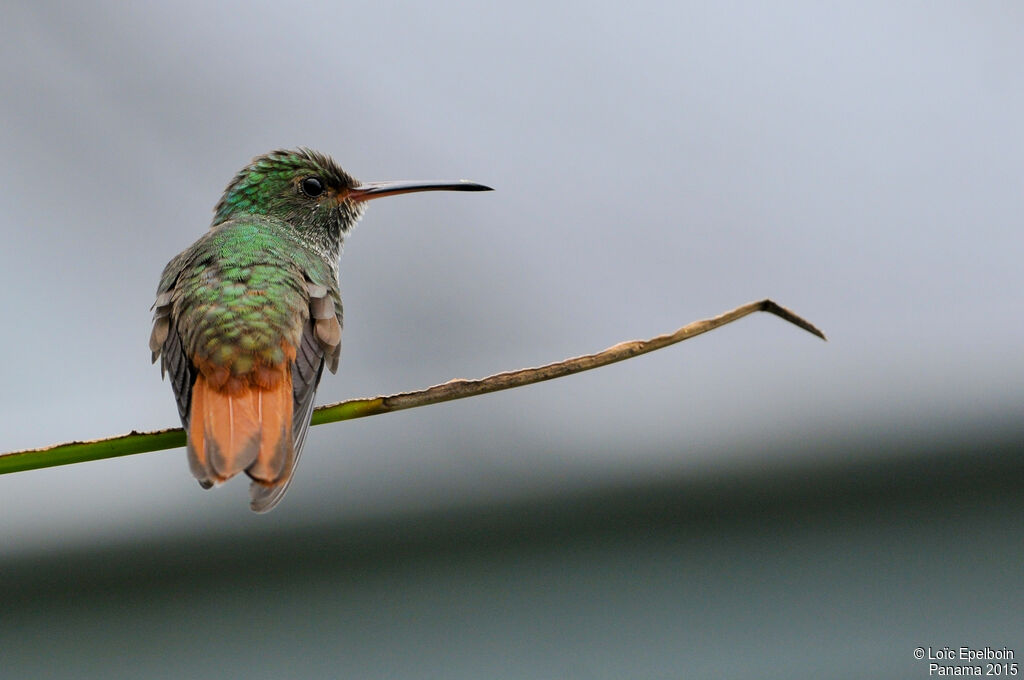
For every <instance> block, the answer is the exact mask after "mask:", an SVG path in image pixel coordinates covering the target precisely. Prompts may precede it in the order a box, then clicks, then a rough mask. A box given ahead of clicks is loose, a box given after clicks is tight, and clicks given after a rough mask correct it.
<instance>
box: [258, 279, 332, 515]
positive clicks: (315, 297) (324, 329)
mask: <svg viewBox="0 0 1024 680" xmlns="http://www.w3.org/2000/svg"><path fill="white" fill-rule="evenodd" d="M306 290H307V291H308V292H309V318H308V319H307V320H306V322H305V325H304V327H303V330H302V339H301V341H300V342H299V345H298V347H297V348H296V351H295V362H294V363H293V364H292V395H293V399H294V401H293V410H292V437H293V441H294V446H293V448H292V450H293V453H292V456H291V457H290V459H289V460H288V461H287V462H286V463H285V469H284V472H283V474H282V478H283V479H284V480H285V481H284V483H283V484H278V485H274V486H268V485H266V484H260V483H258V482H255V481H254V482H253V483H252V485H251V486H250V497H251V506H252V509H253V510H255V511H256V512H267V511H269V510H271V509H272V508H273V507H274V506H275V505H277V504H278V503H279V502H280V500H281V498H283V497H284V494H285V491H287V490H288V485H289V484H290V483H291V479H292V472H293V471H294V469H295V466H296V465H297V464H298V462H299V456H300V455H301V453H302V446H303V444H304V443H305V440H306V431H307V430H308V429H309V421H310V418H311V417H312V414H313V398H314V397H315V396H316V388H317V385H319V384H320V376H321V375H322V374H323V371H324V365H325V364H326V365H327V366H328V368H330V370H331V372H332V373H333V372H335V371H336V370H337V368H338V357H339V355H340V353H341V319H342V312H341V300H340V297H339V296H338V293H337V291H336V289H333V287H332V288H328V287H327V286H323V285H319V284H315V283H312V282H311V281H308V280H307V282H306Z"/></svg>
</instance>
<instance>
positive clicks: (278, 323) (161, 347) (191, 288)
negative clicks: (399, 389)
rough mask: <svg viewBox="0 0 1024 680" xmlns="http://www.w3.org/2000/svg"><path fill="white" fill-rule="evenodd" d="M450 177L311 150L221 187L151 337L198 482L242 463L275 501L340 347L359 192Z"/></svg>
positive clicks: (287, 154)
mask: <svg viewBox="0 0 1024 680" xmlns="http://www.w3.org/2000/svg"><path fill="white" fill-rule="evenodd" d="M444 190H449V191H489V190H490V187H485V186H483V185H480V184H473V183H471V182H466V181H458V182H371V183H366V184H363V183H360V182H359V181H357V180H356V179H355V178H354V177H352V175H350V174H348V173H347V172H345V171H344V170H342V169H341V168H340V167H338V166H337V165H336V164H335V162H334V161H333V160H331V159H330V158H329V157H327V156H325V155H323V154H320V153H317V152H316V151H311V150H309V149H296V150H293V151H272V152H271V153H268V154H266V155H263V156H258V157H256V158H254V159H253V160H252V162H251V163H249V165H247V166H246V167H245V168H243V169H242V170H241V171H240V172H239V173H238V174H237V175H235V178H234V179H233V180H232V181H231V183H230V184H229V185H228V187H227V189H226V190H225V191H224V195H223V196H222V197H221V199H220V201H219V202H218V203H217V206H216V208H215V209H214V217H213V222H212V224H211V225H210V230H209V231H208V232H206V234H204V235H203V236H202V237H201V238H200V239H199V240H198V241H196V242H195V243H193V244H192V245H191V246H190V247H189V248H188V249H187V250H185V251H184V252H182V253H180V254H179V255H178V256H177V257H175V258H174V259H173V260H171V261H170V262H169V263H168V264H167V267H165V268H164V272H163V275H162V276H161V277H160V285H159V287H158V288H157V297H156V302H155V303H154V305H153V307H154V309H155V313H154V317H153V332H152V335H151V336H150V338H149V348H150V349H151V350H152V352H153V361H154V362H155V361H156V360H157V357H160V358H161V361H160V372H161V375H166V374H168V373H169V374H170V376H171V387H172V388H173V389H174V396H175V398H176V399H177V402H178V414H179V415H180V416H181V422H182V425H183V426H184V428H185V432H186V435H187V437H188V462H189V467H190V468H191V470H192V474H193V475H194V476H195V477H196V479H198V480H199V484H200V485H201V486H202V487H203V488H206V489H208V488H210V487H211V486H214V485H215V484H220V483H221V482H224V481H226V480H228V479H229V478H231V477H232V476H234V475H236V474H238V473H239V472H242V471H243V470H244V471H245V473H246V474H248V475H249V477H250V478H251V479H252V484H251V487H250V493H251V497H252V503H251V505H252V509H253V510H255V511H256V512H266V511H268V510H270V509H271V508H273V507H274V506H275V505H277V503H278V502H279V501H280V500H281V497H282V496H283V495H284V492H285V490H286V489H287V488H288V483H289V482H290V481H291V478H292V474H293V472H294V471H295V464H296V462H297V461H298V459H299V453H300V452H301V451H302V443H303V440H304V439H305V437H306V430H307V428H308V427H309V421H310V417H311V414H312V412H313V396H314V394H315V393H316V388H317V385H318V384H319V383H320V375H321V373H323V369H324V365H326V366H327V367H328V368H329V369H330V370H331V372H332V373H334V372H336V371H337V368H338V356H339V353H340V351H341V325H342V321H341V294H340V292H339V290H338V257H339V255H340V253H341V246H342V241H343V240H344V238H345V237H346V236H347V235H348V233H349V232H350V231H351V230H352V227H353V226H354V225H355V223H356V221H358V220H359V218H360V217H361V216H362V214H363V211H364V210H365V209H366V202H367V201H369V200H372V199H375V198H380V197H382V196H394V195H396V194H404V193H409V192H413V191H444Z"/></svg>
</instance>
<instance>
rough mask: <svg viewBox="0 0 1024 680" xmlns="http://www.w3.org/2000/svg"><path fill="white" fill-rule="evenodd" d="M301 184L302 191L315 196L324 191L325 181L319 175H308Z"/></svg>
mask: <svg viewBox="0 0 1024 680" xmlns="http://www.w3.org/2000/svg"><path fill="white" fill-rule="evenodd" d="M299 186H300V187H302V193H304V194H306V195H307V196H314V197H315V196H319V195H320V194H322V193H323V192H324V183H323V182H321V181H320V178H319V177H307V178H306V179H304V180H302V183H301V184H300V185H299Z"/></svg>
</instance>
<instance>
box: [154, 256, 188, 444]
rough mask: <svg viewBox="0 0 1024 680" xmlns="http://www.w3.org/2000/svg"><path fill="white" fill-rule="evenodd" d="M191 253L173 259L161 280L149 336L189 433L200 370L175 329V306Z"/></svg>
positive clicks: (161, 370)
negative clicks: (190, 414)
mask: <svg viewBox="0 0 1024 680" xmlns="http://www.w3.org/2000/svg"><path fill="white" fill-rule="evenodd" d="M188 255H189V253H188V251H186V252H184V253H181V254H180V255H178V256H177V257H175V258H174V259H173V260H171V261H170V262H169V263H168V264H167V267H165V268H164V273H163V275H162V276H161V278H160V285H159V287H158V288H157V295H156V302H154V303H153V330H152V332H151V333H150V336H149V349H150V352H152V357H153V362H154V363H155V362H156V360H157V359H158V358H159V359H160V375H161V376H162V377H165V376H167V375H170V377H171V388H172V389H173V390H174V398H175V401H176V402H177V404H178V415H179V416H181V424H182V425H183V426H184V427H185V429H186V430H188V418H189V406H190V404H191V401H192V385H193V384H194V383H195V381H196V373H197V371H196V367H195V366H194V365H193V364H192V362H191V361H190V360H189V358H188V356H186V354H185V350H184V347H183V346H182V341H181V335H180V334H179V333H178V329H177V328H176V327H175V323H174V319H173V317H172V314H171V311H172V307H173V305H174V302H173V297H174V286H175V284H176V283H177V280H178V275H179V274H180V273H181V270H182V267H183V266H184V265H185V263H186V261H187V260H188V257H187V256H188Z"/></svg>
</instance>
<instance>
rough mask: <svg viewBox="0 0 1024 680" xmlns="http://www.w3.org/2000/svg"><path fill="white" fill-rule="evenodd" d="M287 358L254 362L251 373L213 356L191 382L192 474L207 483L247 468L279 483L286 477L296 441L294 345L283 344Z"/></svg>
mask: <svg viewBox="0 0 1024 680" xmlns="http://www.w3.org/2000/svg"><path fill="white" fill-rule="evenodd" d="M281 348H282V349H283V350H284V355H285V360H284V361H283V362H281V363H280V364H277V365H267V364H265V363H259V362H254V364H253V366H252V368H251V369H250V370H249V372H248V373H245V374H242V375H232V374H231V370H230V368H229V367H225V366H219V365H216V364H213V363H212V362H209V361H203V360H199V361H197V362H195V364H196V368H198V369H199V375H198V377H197V378H196V382H195V385H194V386H193V387H192V408H191V411H190V418H189V431H188V453H189V463H190V467H191V468H192V473H193V474H194V475H195V476H196V478H197V479H199V481H200V482H201V483H203V484H204V485H209V484H217V483H220V482H223V481H225V480H227V479H229V478H230V477H233V476H234V475H236V474H238V473H239V472H242V471H245V472H246V473H248V475H249V476H250V477H252V478H253V479H254V480H255V481H257V482H259V483H261V484H265V485H267V486H275V485H277V484H280V483H283V482H285V481H287V473H288V472H289V471H290V470H289V468H290V465H289V461H290V460H291V458H292V456H293V454H292V450H293V442H292V371H291V365H292V362H293V361H294V360H295V348H294V347H291V346H290V345H287V344H286V343H282V344H281Z"/></svg>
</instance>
